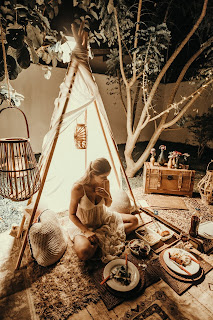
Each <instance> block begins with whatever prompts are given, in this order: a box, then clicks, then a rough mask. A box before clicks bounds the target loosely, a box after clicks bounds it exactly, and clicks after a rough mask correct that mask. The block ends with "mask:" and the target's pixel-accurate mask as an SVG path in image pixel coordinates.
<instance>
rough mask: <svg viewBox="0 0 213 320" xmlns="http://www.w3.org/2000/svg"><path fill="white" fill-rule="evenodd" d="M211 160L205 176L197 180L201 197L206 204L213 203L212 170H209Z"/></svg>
mask: <svg viewBox="0 0 213 320" xmlns="http://www.w3.org/2000/svg"><path fill="white" fill-rule="evenodd" d="M212 162H213V160H211V161H210V162H209V164H208V166H207V169H206V174H205V176H204V177H203V178H202V179H201V180H200V181H199V182H198V189H199V192H200V195H201V199H202V201H203V202H204V203H206V204H213V170H209V166H210V164H211V163H212Z"/></svg>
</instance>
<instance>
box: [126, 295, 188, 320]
mask: <svg viewBox="0 0 213 320" xmlns="http://www.w3.org/2000/svg"><path fill="white" fill-rule="evenodd" d="M133 319H134V320H187V319H188V318H186V317H185V316H184V315H183V314H182V312H181V311H180V310H179V308H178V304H175V303H174V301H173V300H171V299H170V298H169V296H167V295H166V293H165V292H164V291H163V290H159V291H156V292H155V293H154V294H153V295H151V296H149V297H146V298H145V299H141V301H140V302H139V303H138V304H137V307H136V308H134V309H130V310H129V311H128V312H126V313H125V315H124V317H123V318H122V319H121V320H133Z"/></svg>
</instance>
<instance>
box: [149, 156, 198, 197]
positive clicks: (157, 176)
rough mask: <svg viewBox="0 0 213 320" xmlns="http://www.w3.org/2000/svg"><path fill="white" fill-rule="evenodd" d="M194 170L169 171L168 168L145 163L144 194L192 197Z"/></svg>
mask: <svg viewBox="0 0 213 320" xmlns="http://www.w3.org/2000/svg"><path fill="white" fill-rule="evenodd" d="M194 176H195V171H194V170H186V169H169V168H168V167H167V166H158V165H157V164H156V165H154V166H153V165H152V164H151V163H150V162H145V164H144V170H143V185H144V193H164V194H176V195H185V196H188V197H191V196H192V192H193V186H194Z"/></svg>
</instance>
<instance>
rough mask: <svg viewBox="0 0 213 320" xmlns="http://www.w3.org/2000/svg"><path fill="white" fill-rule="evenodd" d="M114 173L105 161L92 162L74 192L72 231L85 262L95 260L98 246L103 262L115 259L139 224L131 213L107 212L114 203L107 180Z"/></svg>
mask: <svg viewBox="0 0 213 320" xmlns="http://www.w3.org/2000/svg"><path fill="white" fill-rule="evenodd" d="M110 171H111V166H110V164H109V162H108V160H106V159H105V158H99V159H96V160H94V161H92V162H91V163H90V165H89V167H88V168H87V170H86V172H85V175H84V176H83V177H82V178H81V179H80V180H78V181H77V182H76V183H75V184H74V185H73V188H72V191H71V201H70V207H69V217H70V220H71V221H70V223H69V226H68V232H69V235H70V237H71V240H73V241H74V249H75V251H76V253H77V255H78V257H79V259H81V260H87V259H90V258H92V257H93V255H94V254H95V252H96V250H97V248H98V246H99V247H100V248H101V251H102V261H104V262H107V261H109V260H111V259H113V258H115V256H117V255H118V254H120V253H121V252H122V250H123V249H124V246H125V239H126V234H128V233H130V232H131V231H133V230H134V229H136V227H137V225H138V219H137V218H136V217H135V216H133V215H131V214H122V213H117V212H110V211H107V208H106V207H109V206H110V205H111V203H112V198H111V194H110V186H109V180H108V179H107V177H108V175H109V174H110Z"/></svg>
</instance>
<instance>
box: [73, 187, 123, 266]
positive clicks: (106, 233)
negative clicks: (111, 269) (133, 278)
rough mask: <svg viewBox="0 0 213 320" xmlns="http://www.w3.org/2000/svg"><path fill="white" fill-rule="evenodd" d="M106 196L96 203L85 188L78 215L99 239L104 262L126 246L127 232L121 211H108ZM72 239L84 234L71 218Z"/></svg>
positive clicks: (113, 257)
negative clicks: (88, 195)
mask: <svg viewBox="0 0 213 320" xmlns="http://www.w3.org/2000/svg"><path fill="white" fill-rule="evenodd" d="M104 204H105V201H104V198H102V199H101V201H100V202H99V203H98V204H94V203H93V202H92V201H91V200H90V199H89V198H88V197H87V194H86V192H85V189H84V195H83V197H82V198H81V200H80V203H79V205H78V209H77V213H76V216H77V217H78V218H79V220H80V221H81V222H82V223H83V224H84V225H85V226H86V227H87V228H88V229H90V230H92V231H94V232H95V234H96V235H97V237H98V239H99V246H100V248H101V250H102V258H101V260H102V261H103V262H104V263H107V262H108V261H110V260H112V259H115V258H117V255H119V254H121V253H122V251H123V249H124V247H125V240H126V234H125V231H124V224H123V220H122V217H121V214H120V213H117V212H110V211H107V209H106V207H105V205H104ZM67 231H68V234H69V236H70V238H71V240H74V238H75V236H77V235H84V234H83V232H82V231H81V230H80V228H78V227H77V226H76V225H75V224H74V223H73V222H72V221H71V220H69V224H68V226H67Z"/></svg>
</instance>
